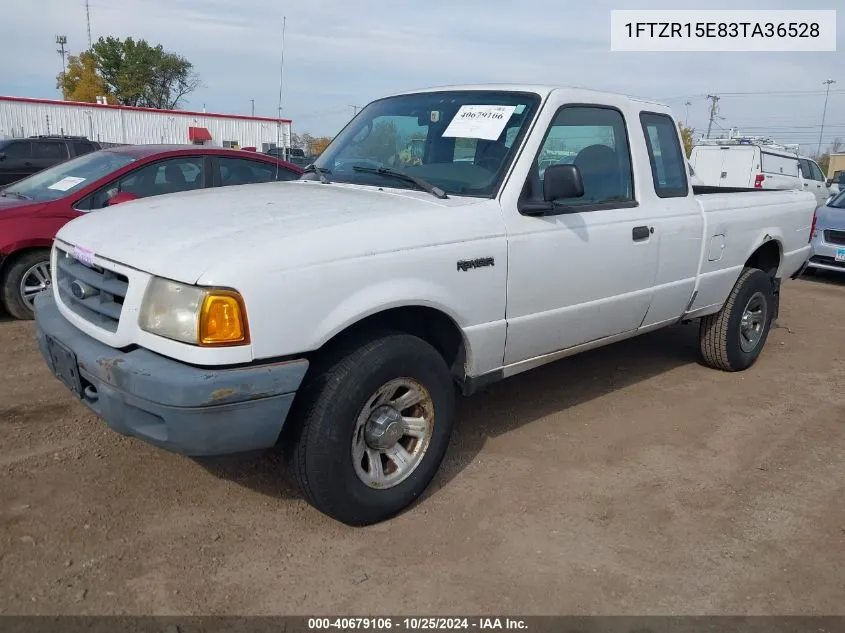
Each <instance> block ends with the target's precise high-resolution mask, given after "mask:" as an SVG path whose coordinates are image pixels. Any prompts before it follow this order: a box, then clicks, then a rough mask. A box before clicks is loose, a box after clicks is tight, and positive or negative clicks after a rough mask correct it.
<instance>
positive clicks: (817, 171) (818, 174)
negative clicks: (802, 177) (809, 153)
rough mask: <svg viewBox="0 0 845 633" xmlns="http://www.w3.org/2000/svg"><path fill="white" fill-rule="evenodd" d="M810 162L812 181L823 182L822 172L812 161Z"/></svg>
mask: <svg viewBox="0 0 845 633" xmlns="http://www.w3.org/2000/svg"><path fill="white" fill-rule="evenodd" d="M809 162H810V169H812V170H813V180H824V174H822V170H821V169H820V168H819V166H818V165H817V164H816V163H815V162H814V161H809Z"/></svg>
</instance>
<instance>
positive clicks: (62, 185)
mask: <svg viewBox="0 0 845 633" xmlns="http://www.w3.org/2000/svg"><path fill="white" fill-rule="evenodd" d="M81 182H85V179H84V178H77V177H76V176H65V177H64V178H62V179H61V180H60V181H59V182H54V183H53V184H52V185H50V186H49V187H47V189H55V190H56V191H67V190H68V189H73V188H74V187H75V186H76V185H78V184H79V183H81Z"/></svg>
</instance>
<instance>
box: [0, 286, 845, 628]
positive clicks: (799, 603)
mask: <svg viewBox="0 0 845 633" xmlns="http://www.w3.org/2000/svg"><path fill="white" fill-rule="evenodd" d="M33 329H34V328H33V324H32V323H31V322H26V323H22V322H15V321H11V320H8V319H7V318H5V317H4V319H3V320H2V321H0V341H2V342H1V343H0V375H2V381H0V477H2V481H1V482H0V612H2V613H5V614H12V613H19V614H29V613H32V614H34V613H39V614H52V613H56V614H58V613H79V614H83V613H91V614H94V613H96V614H114V613H129V614H142V613H157V614H185V613H220V614H222V613H232V614H252V613H260V614H270V613H273V614H281V613H290V614H315V613H329V612H331V613H346V614H406V613H415V614H458V613H478V614H488V613H490V614H501V613H522V614H555V613H572V614H593V613H617V614H621V613H630V614H643V613H647V614H652V613H683V614H698V613H730V614H738V613H749V614H760V613H795V614H799V613H801V614H810V613H814V614H821V613H826V614H845V567H843V565H842V561H843V560H845V503H843V494H845V345H843V343H845V282H843V281H839V280H837V279H835V278H834V277H831V276H819V277H818V278H816V279H804V280H800V281H795V282H789V283H787V284H786V285H785V287H784V291H783V302H782V311H781V317H780V321H779V323H778V327H777V328H776V329H774V330H773V331H772V333H771V335H770V338H769V342H768V344H767V347H766V349H765V351H764V352H763V356H762V358H761V360H760V361H759V363H758V364H757V365H756V366H755V367H753V368H752V369H751V370H749V371H747V372H745V373H740V374H728V373H720V372H717V371H713V370H710V369H706V368H704V367H703V366H701V365H699V364H698V354H697V344H698V340H697V324H690V325H680V326H676V327H673V328H669V329H667V330H663V331H659V332H656V333H653V334H650V335H646V336H644V337H640V338H638V339H634V340H631V341H628V342H625V343H621V344H617V345H614V346H611V347H608V348H605V349H601V350H598V351H595V352H590V353H587V354H584V355H582V356H577V357H574V358H571V359H568V360H565V361H562V362H559V363H556V364H553V365H551V366H546V367H544V368H541V369H538V370H535V371H533V372H529V373H526V374H523V375H520V376H517V377H515V378H513V379H510V380H508V381H506V382H504V383H501V384H499V385H497V386H496V387H494V388H492V389H491V390H489V391H488V392H486V393H484V394H482V395H479V396H476V397H474V398H470V399H464V400H463V401H462V402H461V405H460V407H459V415H458V418H457V422H456V434H455V436H454V437H453V441H452V445H451V448H450V451H449V453H448V455H447V458H446V462H445V464H444V467H443V468H442V471H441V473H440V475H439V476H438V478H437V479H436V480H435V483H434V485H433V486H432V488H431V489H430V491H429V493H428V494H427V495H426V496H425V498H423V499H422V500H421V501H420V502H419V503H418V504H417V505H415V506H414V507H413V508H411V509H410V510H409V511H408V512H406V513H404V514H403V515H401V516H400V517H398V518H396V519H394V520H392V521H389V522H387V523H383V524H380V525H377V526H373V527H369V528H363V529H353V528H348V527H345V526H343V525H341V524H338V523H335V522H333V521H331V520H329V519H327V518H325V517H324V516H322V515H320V514H318V513H317V512H316V511H315V510H313V509H312V508H311V507H310V506H308V505H307V504H306V503H305V501H303V500H302V499H301V498H299V497H298V495H297V493H296V492H295V491H294V490H293V489H292V488H291V487H290V486H289V485H288V484H287V483H285V479H284V477H283V473H282V464H281V462H280V460H279V458H278V457H277V456H275V455H272V454H270V455H267V456H265V457H262V458H259V459H256V460H252V461H242V460H237V461H232V460H230V461H218V462H214V463H203V464H200V463H197V462H195V461H192V460H189V459H186V458H183V457H179V456H176V455H172V454H168V453H166V452H163V451H160V450H157V449H154V448H152V447H150V446H148V445H146V444H144V443H142V442H140V441H137V440H134V439H131V438H127V437H122V436H119V435H117V434H115V433H114V432H112V431H110V430H109V429H107V428H106V427H105V425H104V424H103V423H102V422H100V421H99V420H97V419H96V418H95V417H93V416H92V415H90V414H89V413H88V412H87V409H85V408H84V407H83V406H82V405H81V404H79V403H77V402H75V401H74V400H73V399H72V397H71V396H70V395H69V393H68V391H67V390H66V389H65V388H64V387H62V386H61V385H60V384H59V383H58V382H57V381H56V380H55V379H54V378H53V377H52V376H51V375H50V374H49V372H48V370H47V368H46V366H45V365H44V363H43V362H42V360H41V358H40V356H39V355H38V352H37V349H36V346H35V343H34V337H33Z"/></svg>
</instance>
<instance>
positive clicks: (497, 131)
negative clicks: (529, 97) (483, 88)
mask: <svg viewBox="0 0 845 633" xmlns="http://www.w3.org/2000/svg"><path fill="white" fill-rule="evenodd" d="M515 109H516V106H505V105H464V106H461V109H460V110H458V113H457V114H456V115H455V118H453V119H452V121H451V123H449V127H447V128H446V131H445V132H443V136H447V137H452V136H456V137H460V138H481V139H485V140H487V141H495V140H496V139H498V138H499V136H500V135H501V134H502V130H504V129H505V126H506V125H507V124H508V121H509V120H510V118H511V115H512V114H513V111H514V110H515Z"/></svg>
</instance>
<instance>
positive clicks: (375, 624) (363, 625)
mask: <svg viewBox="0 0 845 633" xmlns="http://www.w3.org/2000/svg"><path fill="white" fill-rule="evenodd" d="M474 629H475V630H480V631H485V630H491V631H495V630H513V631H519V630H522V631H525V630H527V629H528V625H527V624H526V622H525V620H523V619H521V618H495V617H483V618H482V617H479V618H437V617H410V618H390V617H371V618H308V630H309V631H320V630H342V631H351V630H362V631H366V630H370V631H393V630H396V631H447V630H467V631H469V630H474Z"/></svg>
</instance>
